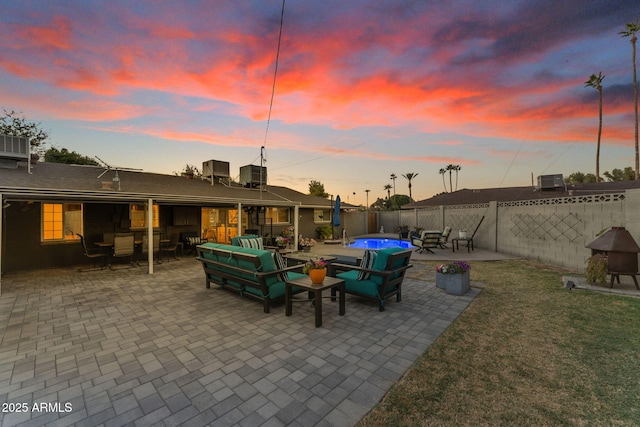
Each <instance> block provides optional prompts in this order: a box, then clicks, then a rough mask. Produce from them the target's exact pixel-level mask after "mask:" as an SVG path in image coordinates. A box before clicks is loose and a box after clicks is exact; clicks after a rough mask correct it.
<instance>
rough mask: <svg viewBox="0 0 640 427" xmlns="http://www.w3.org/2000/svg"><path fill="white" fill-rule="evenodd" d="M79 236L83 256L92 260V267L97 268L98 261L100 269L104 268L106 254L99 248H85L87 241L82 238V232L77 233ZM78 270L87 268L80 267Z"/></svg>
mask: <svg viewBox="0 0 640 427" xmlns="http://www.w3.org/2000/svg"><path fill="white" fill-rule="evenodd" d="M77 236H78V237H79V238H80V243H81V244H82V249H83V250H84V256H86V257H87V258H89V259H90V260H92V261H93V268H97V266H96V264H97V262H98V261H100V264H101V265H100V270H102V269H104V268H105V267H106V266H107V254H106V253H104V252H102V251H101V250H100V249H97V250H89V249H88V248H87V241H86V240H85V239H84V236H83V235H82V234H78V235H77ZM80 271H87V269H80Z"/></svg>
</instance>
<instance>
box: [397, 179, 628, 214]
mask: <svg viewBox="0 0 640 427" xmlns="http://www.w3.org/2000/svg"><path fill="white" fill-rule="evenodd" d="M633 188H640V181H613V182H598V183H596V182H592V183H582V184H572V185H567V186H566V191H564V189H562V190H555V191H554V190H547V191H541V190H536V189H535V187H531V186H526V187H505V188H482V189H468V188H465V189H462V190H458V191H454V192H453V193H444V194H438V195H437V196H433V197H431V198H430V199H425V200H420V201H418V202H414V203H408V204H406V205H403V206H402V209H417V208H424V207H429V206H453V205H467V204H477V203H489V202H491V201H497V202H511V201H517V200H536V199H550V198H555V197H566V196H569V195H573V196H583V195H593V194H607V193H620V192H624V191H625V190H628V189H633Z"/></svg>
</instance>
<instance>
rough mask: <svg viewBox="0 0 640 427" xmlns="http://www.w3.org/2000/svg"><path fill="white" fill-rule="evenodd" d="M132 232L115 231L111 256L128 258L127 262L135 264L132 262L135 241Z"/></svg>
mask: <svg viewBox="0 0 640 427" xmlns="http://www.w3.org/2000/svg"><path fill="white" fill-rule="evenodd" d="M134 241H135V239H134V235H133V233H116V234H115V236H113V258H114V259H118V258H122V259H128V260H129V264H131V265H132V266H135V264H134V263H133V256H134V255H135V243H134Z"/></svg>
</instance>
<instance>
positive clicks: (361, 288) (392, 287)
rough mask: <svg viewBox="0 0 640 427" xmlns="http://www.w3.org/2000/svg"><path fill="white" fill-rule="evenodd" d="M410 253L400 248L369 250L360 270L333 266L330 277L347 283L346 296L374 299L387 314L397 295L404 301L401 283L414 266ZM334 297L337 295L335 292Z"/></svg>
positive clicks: (351, 267) (332, 291) (351, 266)
mask: <svg viewBox="0 0 640 427" xmlns="http://www.w3.org/2000/svg"><path fill="white" fill-rule="evenodd" d="M411 252H412V251H411V249H403V248H399V247H394V248H387V249H381V250H379V251H367V252H365V255H364V257H363V258H362V262H361V263H360V266H359V267H354V266H353V265H346V264H339V263H331V267H330V268H331V271H330V274H331V275H332V276H333V277H337V278H339V279H343V280H344V282H345V292H346V293H348V294H353V295H358V296H361V297H366V298H372V299H374V300H376V301H377V302H378V309H379V310H380V311H384V307H385V302H386V300H387V299H389V298H390V297H392V296H394V295H395V296H396V301H398V302H400V300H401V298H402V281H403V280H404V276H405V273H406V272H407V270H408V269H409V268H411V267H412V265H411V264H410V263H409V260H410V258H411ZM331 295H332V296H335V289H332V290H331Z"/></svg>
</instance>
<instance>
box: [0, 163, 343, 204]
mask: <svg viewBox="0 0 640 427" xmlns="http://www.w3.org/2000/svg"><path fill="white" fill-rule="evenodd" d="M103 172H105V168H103V167H99V166H83V165H67V164H62V163H46V162H39V163H35V164H32V165H31V173H28V170H27V167H26V164H20V165H19V166H18V168H16V169H6V168H0V194H2V195H3V197H4V198H10V199H30V198H33V199H35V198H38V199H46V200H55V199H65V200H100V201H105V202H107V201H112V202H113V201H125V200H126V201H131V200H145V199H149V198H151V199H154V200H155V201H156V202H158V203H172V204H199V205H204V204H237V203H243V204H248V205H256V206H260V205H270V206H293V205H299V206H300V207H315V208H319V207H324V208H330V207H331V201H330V200H329V199H323V198H321V197H315V196H309V195H306V194H303V193H300V192H298V191H295V190H291V189H289V188H286V187H278V186H266V188H265V189H264V190H263V191H260V190H259V189H256V188H245V187H242V186H240V185H239V184H235V183H231V184H228V185H225V184H222V183H220V182H215V183H214V184H213V185H211V181H206V180H205V181H203V180H201V179H199V178H195V179H187V178H185V177H181V176H174V175H163V174H156V173H146V172H134V171H126V170H118V171H117V174H118V178H119V179H120V181H119V184H118V182H117V181H113V178H114V177H115V176H116V171H115V170H108V171H107V172H106V173H104V174H103ZM101 174H103V175H102V176H100V175H101ZM98 177H99V178H98ZM103 182H104V183H105V185H103ZM109 187H111V188H109ZM118 187H120V190H118ZM345 207H348V206H345Z"/></svg>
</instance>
